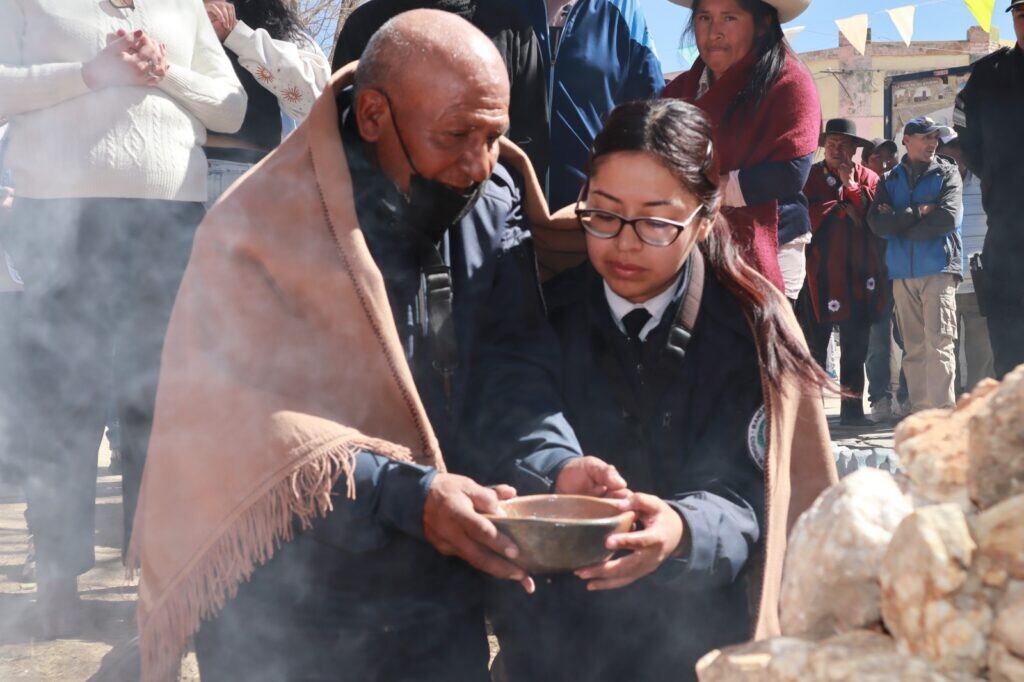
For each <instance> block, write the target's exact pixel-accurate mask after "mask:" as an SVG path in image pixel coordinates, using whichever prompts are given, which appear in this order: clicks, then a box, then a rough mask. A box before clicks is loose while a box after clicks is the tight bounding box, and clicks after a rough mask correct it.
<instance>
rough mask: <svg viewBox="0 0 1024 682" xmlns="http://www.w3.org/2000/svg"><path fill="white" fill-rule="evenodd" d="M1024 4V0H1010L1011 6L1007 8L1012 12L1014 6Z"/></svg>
mask: <svg viewBox="0 0 1024 682" xmlns="http://www.w3.org/2000/svg"><path fill="white" fill-rule="evenodd" d="M1020 5H1024V0H1010V6H1009V7H1007V8H1006V11H1007V12H1012V11H1013V8H1014V7H1018V6H1020Z"/></svg>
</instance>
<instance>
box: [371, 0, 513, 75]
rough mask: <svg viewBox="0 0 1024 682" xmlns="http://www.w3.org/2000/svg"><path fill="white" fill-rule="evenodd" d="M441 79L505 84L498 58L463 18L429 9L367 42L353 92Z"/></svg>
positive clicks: (399, 21)
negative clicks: (450, 77) (448, 77)
mask: <svg viewBox="0 0 1024 682" xmlns="http://www.w3.org/2000/svg"><path fill="white" fill-rule="evenodd" d="M446 75H449V76H452V77H455V78H458V79H464V78H469V79H473V80H485V81H486V80H498V81H502V80H503V81H505V83H506V87H507V82H508V72H507V70H506V68H505V64H504V62H503V61H502V58H501V54H500V53H499V52H498V50H497V48H495V47H494V43H492V42H491V41H490V40H489V39H488V38H487V36H485V35H484V34H483V33H482V32H480V30H479V29H478V28H476V27H475V26H473V25H472V24H470V23H469V22H468V21H466V20H465V19H462V18H461V17H459V16H456V15H454V14H451V13H450V12H442V11H440V10H434V9H418V10H412V11H410V12H403V13H402V14H399V15H398V16H396V17H394V18H392V19H391V20H389V21H388V22H387V23H385V24H384V25H383V26H381V27H380V29H378V30H377V32H376V33H374V34H373V37H371V38H370V42H369V43H367V45H366V49H365V50H363V54H362V57H360V59H359V67H358V68H357V70H356V76H355V82H356V90H357V91H359V90H363V89H365V88H384V89H389V90H391V91H397V90H400V89H402V88H403V87H404V85H405V84H406V83H408V82H415V83H424V82H431V81H432V80H434V79H438V78H444V77H445V76H446Z"/></svg>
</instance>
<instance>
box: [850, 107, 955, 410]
mask: <svg viewBox="0 0 1024 682" xmlns="http://www.w3.org/2000/svg"><path fill="white" fill-rule="evenodd" d="M942 132H943V129H942V127H941V126H939V125H937V124H936V123H935V121H933V120H931V119H930V118H926V117H923V116H922V117H919V118H915V119H913V120H912V121H910V122H908V123H907V125H906V126H905V127H904V129H903V144H904V146H905V147H906V148H907V153H906V155H905V156H904V157H903V160H902V161H900V164H899V165H898V166H896V167H895V168H893V169H892V170H891V171H889V174H888V175H886V176H885V180H884V181H883V182H881V183H879V185H878V194H876V195H875V198H874V201H872V203H871V208H870V209H869V210H868V225H869V226H870V227H871V229H872V231H874V233H875V234H877V235H878V236H879V237H883V238H884V239H885V240H886V241H887V245H886V249H885V265H886V268H887V269H888V270H889V279H890V280H892V296H893V301H894V302H895V307H896V321H897V324H898V325H899V328H900V334H901V335H902V336H903V346H904V352H905V355H904V358H903V371H904V372H905V373H906V375H907V388H908V389H909V390H910V408H911V410H913V411H914V412H917V411H920V410H926V409H931V408H942V407H953V404H954V403H955V402H956V391H955V383H956V337H957V321H956V320H957V316H956V289H957V286H958V285H959V284H960V282H961V280H963V240H962V238H961V234H960V224H961V223H962V222H963V181H962V180H961V178H960V171H959V169H958V168H957V165H956V164H955V163H953V162H952V161H950V160H948V159H945V158H943V157H941V156H939V155H938V154H936V151H937V149H938V146H939V135H940V134H941V133H942Z"/></svg>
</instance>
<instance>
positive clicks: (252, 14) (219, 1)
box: [204, 0, 331, 207]
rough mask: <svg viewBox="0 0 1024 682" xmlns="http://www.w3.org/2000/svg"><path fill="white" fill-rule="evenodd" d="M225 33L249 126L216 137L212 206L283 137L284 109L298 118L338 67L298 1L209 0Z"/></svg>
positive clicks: (209, 146) (211, 154)
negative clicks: (306, 23) (309, 29)
mask: <svg viewBox="0 0 1024 682" xmlns="http://www.w3.org/2000/svg"><path fill="white" fill-rule="evenodd" d="M204 5H205V6H206V14H207V16H208V17H210V22H211V23H212V24H213V29H214V31H215V32H216V33H217V38H218V39H220V41H221V43H223V44H224V49H225V51H226V52H227V55H228V58H229V59H230V60H231V65H232V66H233V67H234V69H235V74H237V75H238V79H239V80H240V81H241V82H242V86H243V87H244V88H245V93H246V94H247V95H248V96H249V107H248V109H247V110H246V113H245V122H244V123H243V124H242V129H241V130H239V131H238V132H237V133H234V134H232V135H210V136H209V137H208V138H207V140H206V155H207V158H208V159H209V184H208V199H207V207H209V206H212V205H213V202H215V201H216V200H217V198H218V197H219V196H220V195H221V194H223V193H224V191H226V190H227V188H228V187H230V186H231V184H232V183H234V181H235V180H237V179H238V178H240V177H241V176H242V175H244V174H245V172H246V171H247V170H249V168H251V167H252V165H253V164H254V163H256V162H257V161H259V160H260V159H262V158H263V157H264V156H266V155H267V153H268V152H270V151H271V150H272V149H274V147H276V146H277V145H278V143H279V142H280V141H281V132H282V121H281V114H282V112H283V113H284V114H285V115H287V116H288V117H289V118H291V119H292V120H294V121H296V122H301V121H302V120H303V119H305V118H306V116H307V115H308V114H309V110H310V109H311V108H312V106H313V102H315V101H316V98H317V97H319V96H320V93H321V92H323V89H324V87H325V86H326V85H327V80H328V79H329V78H330V76H331V67H330V64H329V63H328V61H327V57H325V56H324V53H323V50H321V49H320V47H319V46H318V45H317V44H316V42H315V41H314V40H313V39H312V38H310V37H309V36H308V35H307V34H306V33H305V31H303V29H302V25H301V23H300V22H299V18H298V17H297V16H296V14H295V10H294V9H293V6H292V5H293V3H292V2H291V1H290V0H232V1H230V2H228V1H226V0H204Z"/></svg>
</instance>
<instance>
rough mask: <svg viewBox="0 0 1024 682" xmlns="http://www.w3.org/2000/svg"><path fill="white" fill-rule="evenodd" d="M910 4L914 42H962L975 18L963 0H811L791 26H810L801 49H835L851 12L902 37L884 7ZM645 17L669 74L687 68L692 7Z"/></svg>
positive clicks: (658, 2) (1008, 36)
mask: <svg viewBox="0 0 1024 682" xmlns="http://www.w3.org/2000/svg"><path fill="white" fill-rule="evenodd" d="M909 4H918V5H920V6H919V7H918V8H917V12H916V16H915V18H914V40H964V39H966V37H967V28H968V27H969V26H974V25H975V24H976V23H977V22H976V21H975V20H974V17H973V16H972V15H971V13H970V11H969V10H968V9H967V7H966V5H964V3H963V0H939V1H938V2H936V1H935V0H922V1H921V2H908V0H888V1H887V2H883V1H881V0H858V2H856V3H850V2H845V1H843V0H813V2H812V3H811V6H810V8H809V9H808V10H807V11H806V12H804V13H803V14H802V15H801V16H800V17H798V18H797V19H796V20H795V21H793V22H792V23H791V24H788V25H793V26H806V27H807V29H806V30H805V31H804V32H803V33H802V34H801V35H799V36H797V38H796V39H795V40H794V41H793V47H794V48H796V50H797V52H808V51H811V50H821V49H825V48H828V47H835V46H836V45H837V44H838V42H839V29H837V28H836V25H835V20H836V19H842V18H844V17H848V16H850V15H852V14H861V13H864V12H866V13H867V14H868V15H869V16H868V21H869V25H870V26H871V29H872V30H871V33H872V38H873V39H875V40H879V41H881V40H899V39H900V38H899V34H897V32H896V28H895V27H894V26H893V25H892V21H890V20H889V16H888V15H887V14H885V10H887V9H891V8H893V7H900V6H904V5H909ZM1009 4H1010V2H1009V0H996V11H995V13H994V14H993V20H992V25H993V26H998V27H999V33H1000V38H1002V39H1005V40H1013V37H1014V35H1013V22H1012V21H1011V20H1010V15H1009V14H1006V13H1005V12H1004V10H1005V9H1006V8H1007V6H1008V5H1009ZM640 5H641V6H642V7H643V9H644V13H645V14H646V16H647V27H648V30H649V31H650V32H651V35H652V36H653V37H654V44H655V46H656V47H657V48H658V56H659V57H661V64H662V69H663V70H664V71H665V72H669V71H678V70H679V69H681V68H683V67H684V66H685V63H684V62H682V61H681V60H680V57H679V54H678V50H677V47H678V46H679V36H680V34H681V33H682V30H683V27H684V26H685V25H686V22H687V21H688V19H689V16H690V10H688V9H685V8H683V7H680V6H679V5H676V4H673V3H672V2H670V1H669V0H640Z"/></svg>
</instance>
